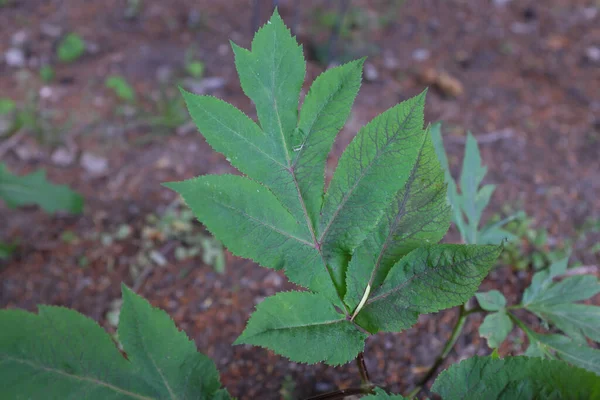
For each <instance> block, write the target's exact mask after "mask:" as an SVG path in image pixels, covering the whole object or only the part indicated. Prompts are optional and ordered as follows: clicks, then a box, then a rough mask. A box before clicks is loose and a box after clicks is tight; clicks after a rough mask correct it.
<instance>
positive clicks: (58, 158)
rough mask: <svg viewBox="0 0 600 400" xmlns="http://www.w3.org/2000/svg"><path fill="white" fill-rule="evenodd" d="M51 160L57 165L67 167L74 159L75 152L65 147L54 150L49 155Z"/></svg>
mask: <svg viewBox="0 0 600 400" xmlns="http://www.w3.org/2000/svg"><path fill="white" fill-rule="evenodd" d="M51 159H52V162H53V163H54V164H55V165H58V166H59V167H68V166H69V165H71V164H73V161H75V152H74V151H70V150H69V149H67V148H65V147H59V148H58V149H56V150H54V152H53V153H52V156H51Z"/></svg>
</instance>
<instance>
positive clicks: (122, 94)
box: [104, 75, 135, 103]
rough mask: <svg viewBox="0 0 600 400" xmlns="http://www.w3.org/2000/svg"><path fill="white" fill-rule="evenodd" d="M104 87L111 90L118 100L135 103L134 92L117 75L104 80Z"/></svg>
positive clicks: (122, 78)
mask: <svg viewBox="0 0 600 400" xmlns="http://www.w3.org/2000/svg"><path fill="white" fill-rule="evenodd" d="M104 85H105V86H106V87H107V88H108V89H111V90H112V91H113V92H114V93H115V94H116V95H117V97H118V98H119V99H121V100H124V101H128V102H131V103H132V102H134V101H135V90H133V88H132V87H131V85H129V83H127V80H125V78H124V77H122V76H119V75H111V76H109V77H108V78H106V82H105V83H104Z"/></svg>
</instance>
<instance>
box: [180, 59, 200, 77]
mask: <svg viewBox="0 0 600 400" xmlns="http://www.w3.org/2000/svg"><path fill="white" fill-rule="evenodd" d="M185 70H186V72H187V73H188V74H189V75H190V76H192V77H193V78H201V77H202V75H204V63H203V62H202V61H189V62H187V63H186V64H185Z"/></svg>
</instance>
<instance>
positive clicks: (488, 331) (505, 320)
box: [479, 310, 513, 349]
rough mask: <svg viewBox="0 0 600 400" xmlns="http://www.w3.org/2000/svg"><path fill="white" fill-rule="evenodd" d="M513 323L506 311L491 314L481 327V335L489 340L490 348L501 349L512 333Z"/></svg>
mask: <svg viewBox="0 0 600 400" xmlns="http://www.w3.org/2000/svg"><path fill="white" fill-rule="evenodd" d="M512 328H513V322H512V320H511V319H510V317H509V316H508V315H507V314H506V312H505V311H504V310H502V311H498V312H495V313H492V314H489V315H487V316H486V317H485V319H484V320H483V323H482V324H481V325H480V326H479V335H480V336H481V337H484V338H486V339H487V342H488V346H489V347H490V348H492V349H495V348H497V347H500V345H501V344H502V342H504V340H505V339H506V337H507V336H508V334H509V333H510V331H512Z"/></svg>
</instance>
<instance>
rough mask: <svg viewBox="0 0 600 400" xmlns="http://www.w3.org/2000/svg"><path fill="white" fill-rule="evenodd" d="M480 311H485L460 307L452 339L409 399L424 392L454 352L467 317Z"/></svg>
mask: <svg viewBox="0 0 600 400" xmlns="http://www.w3.org/2000/svg"><path fill="white" fill-rule="evenodd" d="M480 311H483V310H480V309H476V308H475V309H472V310H468V311H467V309H466V307H465V305H464V304H463V305H462V306H461V307H460V314H459V315H458V320H456V323H455V324H454V328H452V334H451V335H450V338H449V339H448V341H447V342H446V344H445V345H444V348H443V350H442V352H441V353H440V355H438V356H437V358H436V359H435V361H434V363H433V365H432V366H431V367H430V368H429V370H428V371H427V374H425V376H424V377H423V378H422V379H421V380H420V381H419V383H418V384H417V387H415V388H414V389H413V390H412V391H411V392H410V393H409V394H408V396H407V397H408V398H409V399H410V398H413V397H415V396H416V395H417V394H419V392H420V391H421V390H423V388H424V387H425V385H426V384H427V382H429V380H430V379H431V378H432V377H433V375H435V373H436V371H437V370H438V368H439V367H440V366H441V365H442V363H443V362H444V360H445V359H446V357H448V354H450V351H452V348H453V347H454V345H455V344H456V341H457V340H458V338H459V336H460V334H461V333H462V330H463V328H464V327H465V322H466V321H467V316H468V315H469V314H472V313H475V312H480Z"/></svg>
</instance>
